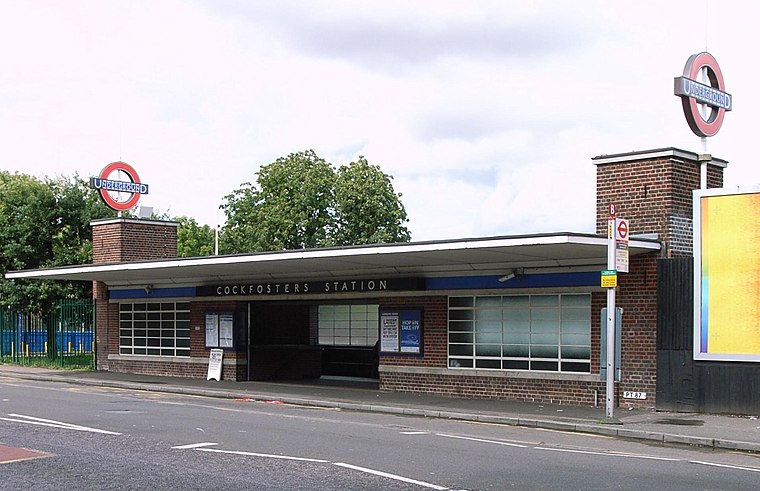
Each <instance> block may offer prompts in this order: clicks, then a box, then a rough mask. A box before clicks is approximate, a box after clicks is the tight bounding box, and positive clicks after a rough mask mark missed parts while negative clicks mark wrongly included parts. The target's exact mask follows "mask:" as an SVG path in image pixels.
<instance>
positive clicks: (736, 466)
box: [689, 460, 760, 472]
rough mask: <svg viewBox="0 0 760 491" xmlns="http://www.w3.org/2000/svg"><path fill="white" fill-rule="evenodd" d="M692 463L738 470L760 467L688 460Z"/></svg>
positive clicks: (750, 470)
mask: <svg viewBox="0 0 760 491" xmlns="http://www.w3.org/2000/svg"><path fill="white" fill-rule="evenodd" d="M689 462H691V463H692V464H701V465H709V466H712V467H725V468H726V469H736V470H740V471H749V472H760V469H757V468H755V467H743V466H740V465H730V464H716V463H714V462H702V461H700V460H690V461H689Z"/></svg>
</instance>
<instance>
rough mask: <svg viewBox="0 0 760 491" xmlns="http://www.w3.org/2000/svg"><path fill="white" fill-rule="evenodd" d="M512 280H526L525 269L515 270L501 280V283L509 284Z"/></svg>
mask: <svg viewBox="0 0 760 491" xmlns="http://www.w3.org/2000/svg"><path fill="white" fill-rule="evenodd" d="M512 278H517V279H518V280H522V279H523V278H525V270H524V269H523V268H515V269H513V270H512V271H510V272H509V273H507V274H505V275H504V276H502V277H501V278H499V283H504V282H507V281H509V280H511V279H512Z"/></svg>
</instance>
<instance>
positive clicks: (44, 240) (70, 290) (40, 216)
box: [0, 171, 114, 312]
mask: <svg viewBox="0 0 760 491" xmlns="http://www.w3.org/2000/svg"><path fill="white" fill-rule="evenodd" d="M109 216H114V212H113V211H112V210H110V209H109V208H108V207H106V206H105V205H104V204H102V203H101V202H100V201H99V199H98V196H97V192H96V191H95V190H93V189H90V188H89V186H88V183H87V181H85V180H83V179H81V178H80V177H79V176H76V175H75V176H73V177H70V178H67V177H59V178H56V179H45V180H44V181H40V180H38V179H36V178H34V177H31V176H28V175H25V174H19V173H14V174H10V173H8V172H5V171H0V273H2V274H3V275H4V274H5V272H7V271H11V270H21V269H37V268H47V267H54V266H61V265H72V264H85V263H88V262H90V260H91V257H92V242H91V239H90V236H91V235H90V221H91V220H93V219H96V218H105V217H109ZM91 289H92V285H91V284H89V283H61V282H52V281H36V280H34V281H23V280H6V279H5V278H2V279H0V305H4V306H9V305H12V306H15V307H18V308H22V309H25V310H27V311H29V312H47V311H48V310H49V309H50V307H51V306H52V305H53V303H54V302H55V301H56V300H57V299H61V298H81V297H86V296H89V295H90V294H91Z"/></svg>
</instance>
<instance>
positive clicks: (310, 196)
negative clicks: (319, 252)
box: [220, 150, 335, 252]
mask: <svg viewBox="0 0 760 491" xmlns="http://www.w3.org/2000/svg"><path fill="white" fill-rule="evenodd" d="M334 181H335V171H334V170H333V168H332V166H331V165H330V164H328V163H327V162H325V161H324V159H322V158H320V157H318V156H317V155H316V154H315V153H314V151H313V150H308V151H305V152H299V153H292V154H290V155H288V156H287V157H280V158H278V159H277V160H276V161H274V162H273V163H271V164H269V165H266V166H264V167H262V168H261V170H260V171H259V172H258V187H256V186H254V185H251V184H250V183H245V184H243V185H242V187H241V188H240V189H237V190H235V191H233V192H232V194H229V195H227V196H225V199H226V200H227V202H226V203H225V204H223V205H222V207H221V208H222V209H223V210H224V213H225V215H226V217H227V221H226V223H225V225H224V229H223V233H222V239H221V242H222V243H221V244H220V247H222V250H223V251H224V252H256V251H275V250H282V249H303V248H313V247H323V246H326V245H328V244H329V242H328V237H329V235H330V233H331V230H330V229H331V227H332V225H333V220H332V216H331V211H330V207H331V205H332V204H333V184H334Z"/></svg>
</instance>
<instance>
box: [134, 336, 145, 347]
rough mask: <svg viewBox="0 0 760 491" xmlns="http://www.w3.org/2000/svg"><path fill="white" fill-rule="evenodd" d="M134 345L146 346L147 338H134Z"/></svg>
mask: <svg viewBox="0 0 760 491" xmlns="http://www.w3.org/2000/svg"><path fill="white" fill-rule="evenodd" d="M134 344H135V346H146V345H147V344H148V343H147V340H146V339H145V338H135V343H134Z"/></svg>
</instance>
